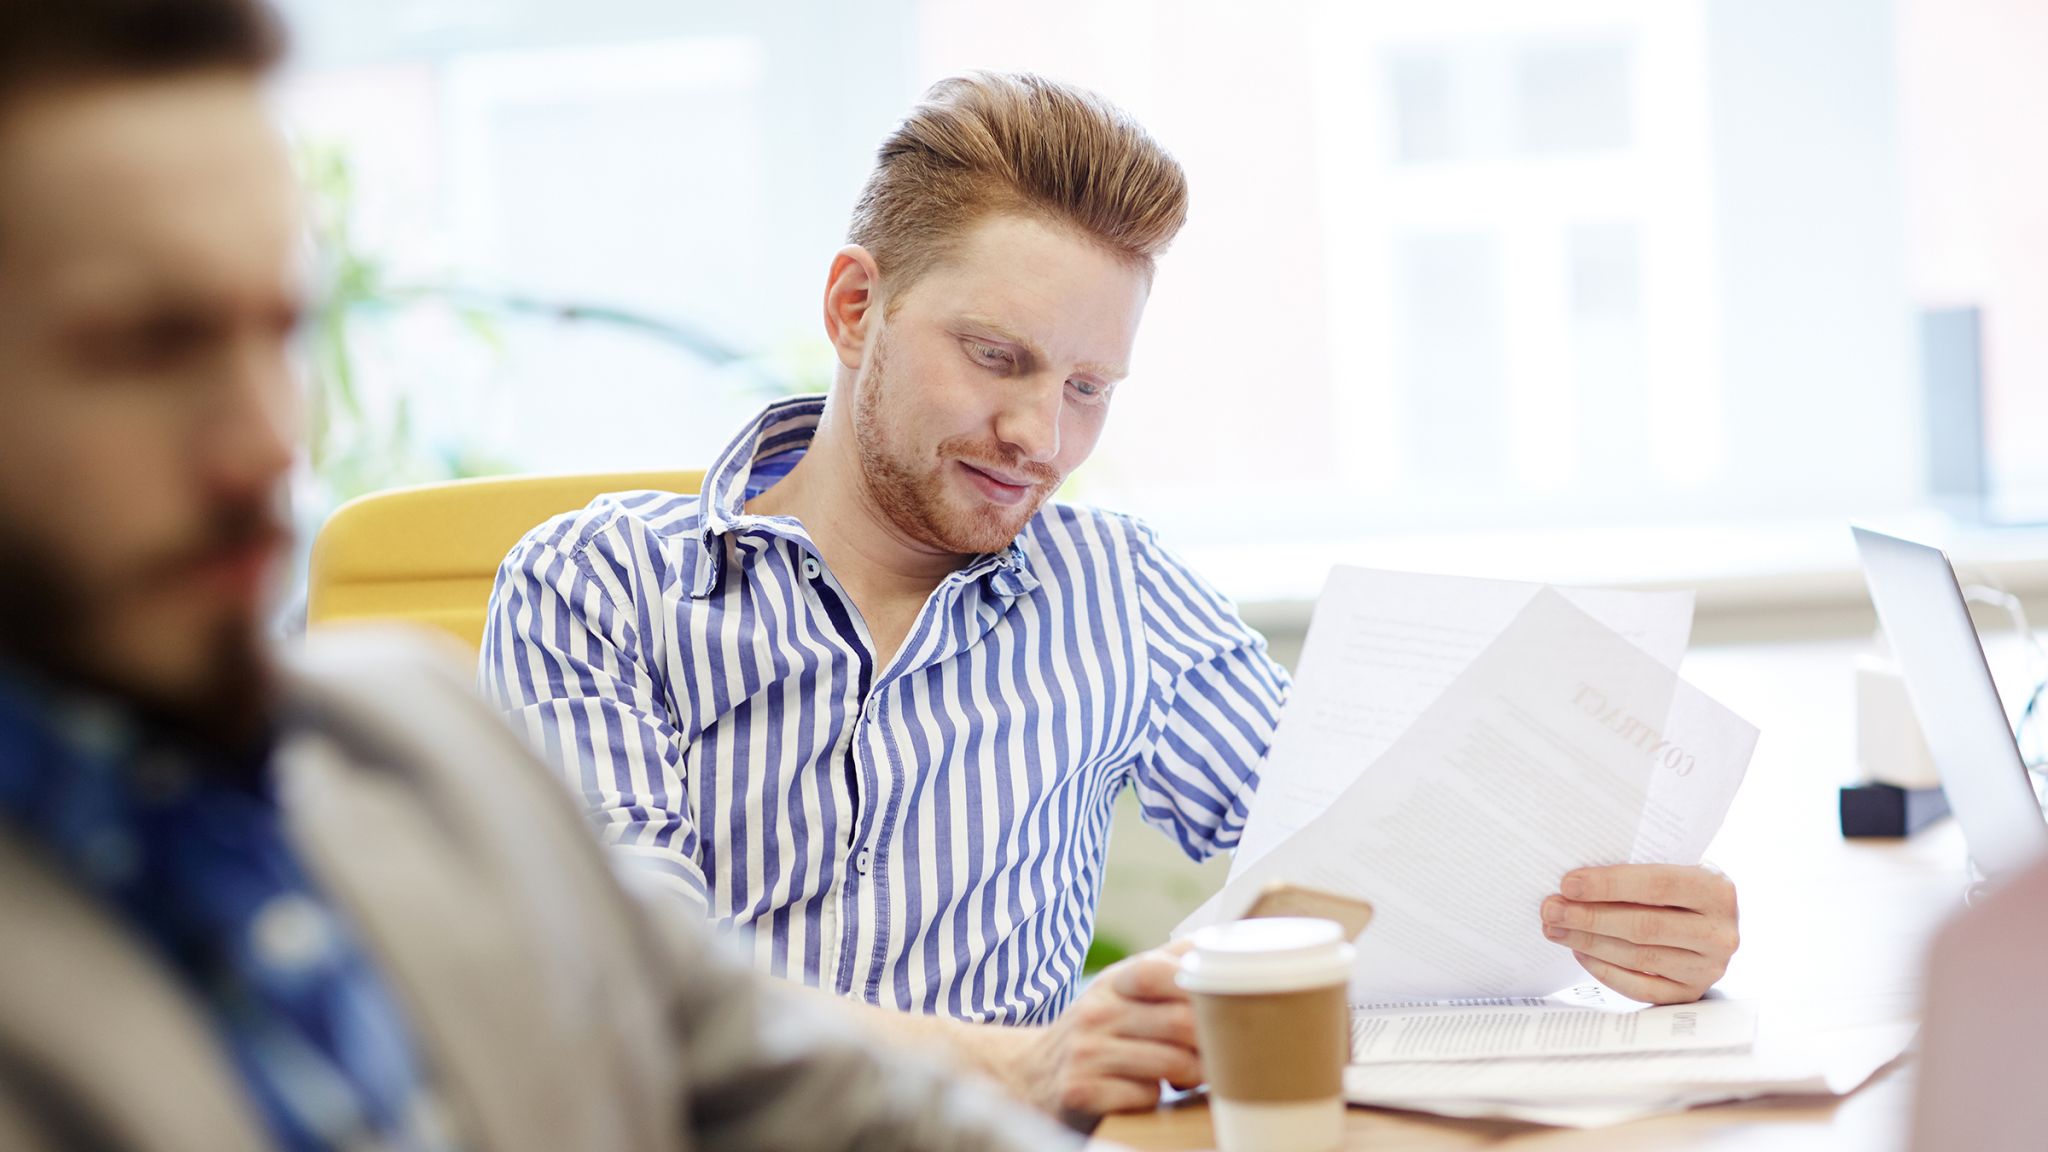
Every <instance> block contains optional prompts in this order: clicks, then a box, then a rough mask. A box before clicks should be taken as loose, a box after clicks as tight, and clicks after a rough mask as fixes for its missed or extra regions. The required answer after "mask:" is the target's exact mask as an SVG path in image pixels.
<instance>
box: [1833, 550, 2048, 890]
mask: <svg viewBox="0 0 2048 1152" xmlns="http://www.w3.org/2000/svg"><path fill="white" fill-rule="evenodd" d="M1851 531H1853V532H1854V533H1855V534H1856V549H1857V551H1858V552H1860V553H1861V554H1862V556H1863V575H1864V579H1865V580H1866V581H1867V582H1868V583H1869V585H1870V599H1871V601H1872V602H1873V603H1874V604H1876V605H1877V619H1878V622H1879V623H1881V624H1883V625H1884V631H1885V635H1886V637H1888V638H1889V639H1890V641H1891V647H1892V656H1893V657H1894V658H1895V659H1896V660H1897V661H1898V663H1899V668H1900V670H1901V671H1902V672H1903V673H1904V674H1905V680H1906V695H1907V697H1908V698H1909V699H1911V700H1912V701H1913V711H1914V713H1915V714H1916V715H1918V716H1919V718H1920V729H1921V731H1922V732H1923V733H1924V734H1925V735H1926V737H1927V750H1928V751H1929V752H1930V753H1932V754H1933V757H1934V767H1935V770H1936V771H1937V772H1939V773H1940V774H1941V790H1942V791H1943V792H1944V793H1945V794H1946V795H1947V796H1948V804H1949V808H1950V809H1951V810H1952V811H1954V812H1955V814H1956V820H1957V821H1958V822H1959V823H1961V824H1962V826H1963V838H1964V839H1965V840H1967V841H1969V844H1970V856H1971V858H1972V859H1973V860H1975V861H1976V864H1977V868H1978V870H1980V871H1981V872H1983V874H1984V878H1985V880H1986V881H1987V882H1988V883H1990V884H1993V885H1996V884H1998V883H2000V882H2001V881H2003V880H2006V879H2008V878H2010V877H2012V876H2014V875H2016V874H2018V873H2019V872H2022V871H2024V870H2025V869H2026V866H2027V865H2028V864H2029V863H2031V862H2032V861H2034V860H2036V859H2037V858H2039V857H2041V856H2043V855H2048V821H2043V819H2042V816H2041V805H2040V802H2039V801H2038V800H2037V799H2036V798H2035V795H2034V784H2033V780H2032V779H2031V778H2030V777H2029V775H2028V773H2027V766H2026V761H2025V760H2024V759H2023V758H2022V757H2021V755H2020V749H2019V744H2018V742H2017V741H2015V740H2014V739H2013V733H2012V728H2011V727H2010V726H2009V725H2008V724H2007V723H2006V719H2005V705H2004V704H2003V703H2001V702H2000V700H1999V698H1998V687H1997V685H1996V684H1994V683H1993V682H1992V679H1991V666H1990V665H1989V664H1987V663H1985V661H1984V649H1983V646H1982V645H1980V644H1979V643H1978V642H1977V628H1976V626H1975V625H1974V624H1972V623H1971V622H1970V610H1969V607H1968V605H1967V603H1966V602H1965V601H1964V599H1963V590H1962V588H1961V587H1960V586H1958V585H1957V583H1956V574H1955V569H1954V568H1952V567H1950V565H1949V562H1948V557H1947V556H1946V555H1944V554H1943V553H1942V552H1941V550H1940V549H1938V548H1929V547H1928V546H1926V545H1925V544H1915V543H1913V542H1912V541H1910V540H1901V539H1899V538H1897V537H1895V536H1886V535H1884V534H1882V533H1879V532H1872V531H1870V530H1868V529H1865V528H1852V529H1851Z"/></svg>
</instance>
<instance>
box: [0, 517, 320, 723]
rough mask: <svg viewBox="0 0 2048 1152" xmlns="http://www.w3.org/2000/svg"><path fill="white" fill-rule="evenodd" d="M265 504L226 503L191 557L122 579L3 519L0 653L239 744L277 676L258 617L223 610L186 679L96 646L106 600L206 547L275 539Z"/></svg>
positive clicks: (31, 669) (156, 717) (266, 705)
mask: <svg viewBox="0 0 2048 1152" xmlns="http://www.w3.org/2000/svg"><path fill="white" fill-rule="evenodd" d="M279 534H280V529H279V528H278V527H277V526H276V525H275V523H274V517H272V516H271V515H270V513H269V512H268V511H267V510H266V509H262V508H254V509H252V508H247V507H234V508H224V509H222V510H221V512H220V513H219V514H218V515H217V516H216V518H215V522H214V524H213V525H211V526H210V531H209V532H208V534H207V538H206V539H205V540H204V541H203V542H201V544H200V545H199V547H197V548H195V549H194V550H193V551H192V552H191V553H190V554H189V555H188V556H186V557H182V558H179V559H178V560H175V561H172V562H169V563H164V564H158V565H149V566H145V567H142V568H139V569H138V570H136V571H135V572H133V573H131V574H129V575H128V577H127V578H126V579H125V580H123V581H122V582H120V584H119V585H118V586H116V587H109V586H105V585H101V586H98V587H94V586H91V585H90V584H89V582H87V581H85V580H81V579H79V578H78V576H77V574H75V573H72V572H67V571H65V570H64V566H63V565H62V563H61V562H59V561H57V560H55V559H54V558H53V557H52V556H51V555H50V551H49V549H48V548H46V547H44V546H43V545H42V544H40V542H37V541H35V540H34V539H33V538H32V537H31V536H30V535H29V534H27V533H23V532H21V531H19V530H17V529H16V527H15V526H14V525H11V524H7V523H5V522H4V521H0V660H5V661H6V662H8V663H10V664H13V665H15V666H16V667H18V668H20V669H21V670H22V671H24V672H27V673H29V674H31V675H35V676H39V677H43V678H46V679H47V680H49V681H50V682H51V683H53V684H55V685H57V686H59V687H62V688H71V689H78V690H83V691H86V692H90V693H94V694H98V695H102V696H105V697H108V698H111V699H113V700H115V701H117V702H119V703H121V704H124V705H126V706H127V707H128V708H130V709H132V710H133V712H134V713H135V714H136V716H137V718H138V719H140V720H141V721H142V722H143V723H145V724H146V725H149V726H150V727H152V728H155V729H158V730H161V731H163V732H164V733H165V734H166V735H168V736H170V737H172V738H174V739H180V740H185V741H189V742H191V743H193V744H196V745H199V746H201V747H204V748H206V749H210V750H220V751H241V750H244V749H246V748H248V747H249V746H250V745H251V744H253V743H254V742H255V741H257V740H258V739H260V738H261V737H262V735H263V733H264V731H265V729H266V728H267V726H268V723H269V719H270V712H271V706H272V703H273V695H274V691H275V684H274V674H273V669H272V666H271V662H270V658H269V653H268V646H267V644H266V643H265V641H264V637H263V628H262V622H261V620H260V618H243V617H239V616H232V615H231V616H228V617H224V618H222V619H221V620H220V621H218V623H217V624H216V626H215V627H214V628H213V629H212V630H211V634H210V635H208V637H207V638H206V639H205V641H203V649H202V651H201V652H200V653H198V654H197V655H198V656H199V657H200V659H199V661H198V663H197V665H196V666H197V668H198V671H197V672H195V673H194V674H193V675H192V676H191V677H190V679H189V680H188V682H186V683H184V684H180V685H176V686H170V685H159V684H150V683H146V682H144V678H143V677H141V676H139V675H137V674H135V673H134V672H133V670H128V669H122V668H119V667H115V666H113V665H112V664H111V663H110V661H109V660H108V659H107V657H106V654H105V653H103V652H96V651H94V650H93V645H92V641H93V638H94V637H97V636H103V635H105V625H104V624H103V623H102V622H101V620H100V617H101V615H102V613H103V611H104V608H103V606H104V605H106V604H108V603H111V602H113V597H117V596H119V595H121V594H122V593H124V592H129V591H131V590H132V589H134V588H136V587H138V586H141V585H142V584H143V582H145V581H148V580H150V579H153V578H158V577H160V576H162V575H163V574H164V573H165V572H174V571H175V570H176V567H177V565H178V564H180V563H190V562H192V561H194V560H195V559H197V558H199V557H203V556H204V555H206V554H207V553H208V552H217V551H220V550H223V549H226V548H231V547H235V546H239V545H247V544H249V543H251V542H257V541H262V540H265V539H274V538H276V537H277V536H278V535H279Z"/></svg>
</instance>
